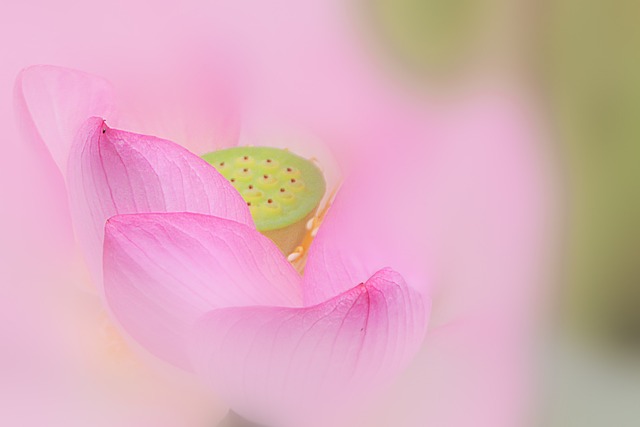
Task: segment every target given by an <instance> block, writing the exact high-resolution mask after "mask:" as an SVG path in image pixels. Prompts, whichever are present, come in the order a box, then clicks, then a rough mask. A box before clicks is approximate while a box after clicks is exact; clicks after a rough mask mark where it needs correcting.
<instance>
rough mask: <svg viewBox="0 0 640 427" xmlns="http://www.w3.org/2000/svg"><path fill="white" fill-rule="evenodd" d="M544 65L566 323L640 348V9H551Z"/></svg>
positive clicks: (589, 1)
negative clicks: (559, 195) (554, 132)
mask: <svg viewBox="0 0 640 427" xmlns="http://www.w3.org/2000/svg"><path fill="white" fill-rule="evenodd" d="M544 23H545V26H544V27H543V28H542V34H543V35H544V43H543V44H542V45H543V47H544V49H543V53H544V56H543V65H544V67H545V68H544V69H545V77H546V78H547V82H548V88H549V89H550V91H549V92H550V95H551V101H552V105H553V107H554V111H553V113H554V116H555V117H556V118H557V124H558V131H559V136H560V141H561V143H562V144H563V145H562V148H563V149H564V154H565V157H566V162H567V164H568V165H567V166H568V167H567V171H568V178H569V194H570V195H571V196H572V199H571V200H569V207H570V208H571V209H572V211H571V213H570V215H569V225H570V226H571V229H570V241H569V244H570V246H569V264H568V278H567V281H568V290H567V292H566V294H565V302H566V303H565V304H564V305H563V307H565V308H566V309H567V315H568V317H569V319H570V321H571V324H572V326H573V327H574V328H575V329H576V330H578V331H580V332H582V333H583V334H584V335H585V336H588V337H590V338H594V339H596V340H598V341H600V342H601V343H604V344H606V345H609V346H614V347H619V348H621V349H627V348H630V347H636V346H637V345H638V344H640V2H637V1H621V0H597V1H593V0H555V1H553V2H550V10H549V12H548V17H547V20H546V21H545V22H544Z"/></svg>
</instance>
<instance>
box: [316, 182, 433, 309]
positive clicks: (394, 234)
mask: <svg viewBox="0 0 640 427" xmlns="http://www.w3.org/2000/svg"><path fill="white" fill-rule="evenodd" d="M360 182H361V181H358V183H360ZM374 188H375V186H374ZM352 190H353V191H352ZM366 191H367V190H364V191H362V190H360V189H359V188H358V187H356V188H347V187H344V186H343V188H341V190H340V191H339V192H338V194H337V196H336V199H335V200H334V202H333V203H332V205H331V208H330V209H329V212H328V214H327V217H326V218H325V219H324V221H323V222H322V225H321V226H320V229H319V231H318V234H317V235H316V237H315V239H314V241H313V243H312V245H311V248H310V250H309V257H308V259H307V263H306V265H305V270H304V301H305V304H307V305H310V304H318V303H320V302H321V301H325V300H327V299H328V298H331V297H332V296H333V295H337V294H340V293H342V292H345V291H346V290H347V289H349V286H350V285H349V284H350V283H359V282H363V281H365V280H367V278H368V277H370V276H371V275H372V274H374V273H375V272H376V271H378V270H380V269H381V268H384V267H386V266H391V267H393V268H394V269H395V270H397V271H399V272H400V273H401V274H402V275H403V277H405V278H406V279H407V283H408V284H409V285H410V286H412V287H413V288H416V289H421V290H425V288H426V285H425V283H426V282H427V277H428V274H427V262H426V260H425V258H427V254H426V252H424V251H422V252H416V251H415V250H412V249H411V248H409V247H407V246H406V240H404V239H403V237H404V236H403V235H402V234H400V233H398V228H399V226H400V225H401V221H402V219H401V218H398V216H397V215H387V214H388V213H389V211H388V210H387V209H382V208H381V203H380V202H378V197H377V196H376V197H373V199H372V197H371V194H366ZM382 203H384V202H382ZM418 226H420V224H416V227H418Z"/></svg>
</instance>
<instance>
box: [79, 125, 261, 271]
mask: <svg viewBox="0 0 640 427" xmlns="http://www.w3.org/2000/svg"><path fill="white" fill-rule="evenodd" d="M68 177H69V179H68V181H69V182H68V186H69V197H70V200H71V206H72V213H73V214H74V219H75V226H76V232H77V235H78V239H79V241H80V243H81V244H82V246H83V248H84V250H85V253H86V254H87V257H88V262H89V264H90V267H91V269H92V271H93V273H94V275H95V279H96V280H97V281H98V283H99V282H100V279H101V277H102V274H101V271H102V269H101V264H102V241H103V234H104V224H105V221H106V220H107V218H109V217H111V216H114V215H118V214H127V213H146V212H197V213H204V214H211V215H216V216H220V217H223V218H229V219H232V220H235V221H238V222H241V223H243V224H253V221H252V219H251V214H250V212H249V209H248V207H247V205H246V203H245V202H244V201H243V200H242V198H241V197H240V195H239V194H238V192H237V191H236V190H235V189H234V188H233V187H232V186H231V184H229V182H228V181H227V180H226V179H224V178H223V177H222V175H220V174H219V173H218V172H217V171H216V170H215V168H213V167H212V166H211V165H209V164H208V163H207V162H205V161H204V160H202V159H201V158H200V157H198V156H196V155H195V154H192V153H190V152H189V151H187V150H186V149H184V148H182V147H181V146H179V145H177V144H174V143H173V142H170V141H167V140H163V139H159V138H155V137H152V136H146V135H138V134H134V133H130V132H124V131H120V130H115V129H110V128H109V127H107V125H106V124H105V123H104V120H102V119H100V118H91V119H90V120H88V121H87V122H86V123H85V124H84V126H83V127H82V129H81V130H80V132H78V135H77V137H76V142H75V144H74V147H73V149H72V152H71V155H70V162H69V172H68Z"/></svg>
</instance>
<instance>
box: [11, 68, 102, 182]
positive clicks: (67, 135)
mask: <svg viewBox="0 0 640 427" xmlns="http://www.w3.org/2000/svg"><path fill="white" fill-rule="evenodd" d="M112 98H113V95H112V91H111V86H110V85H109V83H108V82H107V81H106V80H104V79H101V78H99V77H96V76H93V75H91V74H87V73H83V72H81V71H76V70H71V69H68V68H62V67H54V66H48V65H41V66H33V67H29V68H26V69H24V70H22V72H21V73H20V75H19V76H18V78H17V80H16V84H15V100H16V107H17V108H16V109H17V111H18V115H19V120H20V122H21V125H22V126H23V128H24V129H25V130H26V133H27V135H29V139H31V140H32V141H34V142H36V141H37V142H40V141H41V142H44V144H46V146H47V148H48V149H49V151H50V153H51V156H52V157H53V159H54V160H55V162H56V164H57V165H58V167H59V168H60V170H61V171H62V174H63V175H65V174H66V172H67V159H68V157H69V150H70V149H71V145H72V143H73V139H74V137H75V134H76V132H77V131H78V129H79V128H80V126H81V125H82V124H83V123H84V122H85V120H87V119H88V118H89V117H92V116H102V117H109V116H110V114H111V111H112V104H113V100H112Z"/></svg>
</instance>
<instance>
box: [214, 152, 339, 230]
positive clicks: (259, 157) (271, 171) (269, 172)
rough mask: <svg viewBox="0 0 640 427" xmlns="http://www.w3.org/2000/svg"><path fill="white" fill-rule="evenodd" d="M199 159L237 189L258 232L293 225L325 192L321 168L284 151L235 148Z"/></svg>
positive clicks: (307, 212)
mask: <svg viewBox="0 0 640 427" xmlns="http://www.w3.org/2000/svg"><path fill="white" fill-rule="evenodd" d="M202 158H203V159H204V160H206V161H207V162H208V163H209V164H211V165H212V166H214V167H215V168H216V169H217V170H218V172H220V173H221V174H222V175H223V176H224V177H225V178H227V179H228V180H229V181H230V182H231V184H232V185H233V186H234V187H235V189H236V190H238V192H239V193H240V195H241V196H242V198H243V199H244V200H245V201H246V202H247V205H249V209H250V210H251V216H252V217H253V220H254V222H255V224H256V228H257V229H258V230H260V231H269V230H277V229H281V228H284V227H287V226H290V225H292V224H295V223H296V222H298V221H300V220H301V219H303V218H305V217H306V216H307V215H308V214H309V213H311V212H312V211H313V210H314V209H315V208H316V207H317V206H318V204H319V203H320V200H321V199H322V197H323V196H324V193H325V189H326V184H325V180H324V177H323V175H322V172H321V171H320V169H318V167H317V166H316V165H315V164H314V163H313V162H311V161H309V160H306V159H303V158H302V157H299V156H296V155H295V154H292V153H291V152H289V151H287V150H281V149H278V148H269V147H234V148H229V149H226V150H219V151H214V152H212V153H208V154H205V155H204V156H202Z"/></svg>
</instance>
